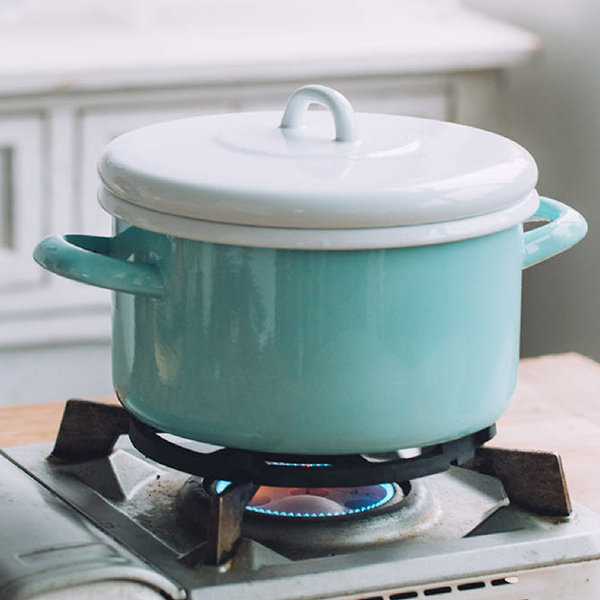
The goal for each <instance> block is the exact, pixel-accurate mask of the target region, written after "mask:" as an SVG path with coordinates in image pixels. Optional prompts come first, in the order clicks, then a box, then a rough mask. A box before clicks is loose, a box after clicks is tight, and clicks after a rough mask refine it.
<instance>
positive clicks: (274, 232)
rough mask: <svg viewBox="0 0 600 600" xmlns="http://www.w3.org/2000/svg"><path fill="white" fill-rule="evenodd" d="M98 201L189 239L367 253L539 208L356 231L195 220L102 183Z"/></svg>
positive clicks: (492, 228) (481, 228) (466, 235)
mask: <svg viewBox="0 0 600 600" xmlns="http://www.w3.org/2000/svg"><path fill="white" fill-rule="evenodd" d="M98 201H99V203H100V205H101V206H102V207H103V208H104V210H106V211H107V212H108V213H110V214H111V215H112V216H113V217H117V218H119V219H122V220H123V221H125V222H127V223H129V224H131V225H134V226H136V227H139V228H140V229H145V230H148V231H153V232H156V233H162V234H166V235H171V236H174V237H178V238H183V239H188V240H194V241H201V242H210V243H216V244H228V245H234V246H251V247H261V248H281V249H296V250H365V249H377V248H404V247H411V246H429V245H434V244H443V243H447V242H456V241H460V240H465V239H470V238H475V237H480V236H483V235H488V234H491V233H496V232H498V231H503V230H505V229H508V228H510V227H513V226H514V225H517V224H518V223H521V222H523V221H526V220H527V219H529V218H530V217H531V216H532V215H533V214H534V213H535V212H536V210H537V208H538V206H539V195H538V193H537V191H536V190H532V191H531V192H528V193H527V194H526V195H525V196H523V197H521V198H519V199H518V200H517V201H516V202H514V203H513V204H511V205H510V206H508V207H505V208H503V209H501V210H497V211H493V212H490V213H486V214H483V215H478V216H475V217H468V218H464V219H456V220H453V221H443V222H439V223H426V224H419V225H402V226H396V227H364V228H355V229H303V228H302V229H301V228H289V227H264V226H255V225H237V224H231V223H220V222H216V221H206V220H202V219H194V218H191V217H183V216H179V215H173V214H167V213H163V212H159V211H156V210H152V209H149V208H145V207H142V206H139V205H135V204H133V203H131V202H129V201H127V200H125V199H123V198H120V197H119V196H117V195H115V194H114V193H113V192H111V191H110V190H109V189H108V188H107V187H106V186H104V185H100V188H99V191H98Z"/></svg>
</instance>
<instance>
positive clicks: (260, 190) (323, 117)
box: [98, 86, 537, 247]
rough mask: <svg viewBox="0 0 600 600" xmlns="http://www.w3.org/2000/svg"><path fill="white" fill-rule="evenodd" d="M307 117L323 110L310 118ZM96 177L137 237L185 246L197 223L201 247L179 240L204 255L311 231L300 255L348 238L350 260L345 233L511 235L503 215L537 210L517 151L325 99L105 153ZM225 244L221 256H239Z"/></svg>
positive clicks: (191, 125) (157, 129) (176, 124)
mask: <svg viewBox="0 0 600 600" xmlns="http://www.w3.org/2000/svg"><path fill="white" fill-rule="evenodd" d="M313 103H316V104H321V105H323V106H325V107H326V108H328V109H329V110H328V111H308V108H309V105H310V104H313ZM98 170H99V174H100V177H101V179H102V182H103V184H104V186H105V187H106V189H105V190H103V192H102V193H101V196H100V200H101V203H102V204H103V206H104V207H105V208H106V209H107V210H109V212H111V213H113V214H115V215H116V216H119V217H121V218H125V219H126V220H128V221H129V222H131V223H132V224H135V225H139V226H141V227H145V228H147V229H152V230H157V231H162V232H163V233H170V234H173V235H182V234H183V230H182V223H183V222H184V221H189V220H192V221H199V222H201V223H198V230H200V229H201V230H202V233H198V235H194V223H187V222H186V223H185V227H184V229H185V235H183V237H188V238H192V239H206V241H219V239H208V238H210V237H211V236H210V235H208V234H207V233H206V231H207V229H210V223H214V224H215V227H216V229H219V230H223V226H225V225H228V226H230V227H225V229H227V230H228V231H231V230H232V228H231V226H242V227H241V228H240V229H239V232H240V236H241V237H242V238H244V240H246V241H245V242H243V240H242V239H240V243H246V244H250V245H265V246H270V245H277V246H281V244H280V243H278V244H275V243H267V242H266V241H265V243H261V242H260V239H259V240H258V241H257V242H256V243H250V242H248V239H247V238H248V232H245V233H243V232H242V229H244V230H246V229H248V227H251V228H256V229H257V231H255V233H257V234H259V236H258V237H259V238H260V237H261V236H262V235H263V233H266V234H268V231H269V230H270V229H272V228H277V229H281V228H284V229H290V230H297V229H301V230H304V231H305V234H306V235H305V237H306V238H307V239H309V238H310V239H311V240H312V241H309V242H307V245H306V247H325V246H327V245H330V244H331V236H328V240H330V241H329V242H326V243H324V244H323V243H317V242H316V241H315V239H316V237H318V234H314V233H311V232H314V231H325V230H327V231H329V230H331V231H334V230H338V229H339V230H346V231H347V233H346V234H342V237H343V236H345V239H347V241H346V242H345V247H352V244H351V243H350V242H349V241H348V239H349V237H348V236H349V235H350V233H349V231H348V230H363V229H365V228H369V229H371V228H394V229H395V230H398V232H397V234H396V236H400V237H401V233H402V231H405V232H408V229H409V228H411V227H414V226H420V230H421V231H425V230H424V229H423V227H422V226H423V225H426V224H436V225H437V226H438V229H439V224H441V223H447V222H454V221H457V220H472V219H474V218H478V217H482V216H485V215H490V219H491V220H494V219H497V218H499V217H501V216H502V215H504V217H502V218H501V219H500V220H501V221H502V222H503V226H502V227H503V228H505V227H506V226H510V225H512V224H514V223H510V224H508V225H507V220H506V218H505V217H506V214H507V213H508V214H510V215H513V220H514V219H517V217H518V220H523V219H524V218H526V217H527V216H530V215H531V214H532V213H533V212H534V211H535V208H536V202H537V195H536V194H535V192H534V188H535V185H536V181H537V167H536V164H535V161H534V160H533V158H532V157H531V155H530V154H529V153H528V152H527V151H526V150H525V149H524V148H522V147H521V146H519V145H518V144H516V143H515V142H513V141H511V140H509V139H506V138H504V137H502V136H499V135H496V134H493V133H490V132H487V131H483V130H480V129H475V128H472V127H467V126H464V125H457V124H454V123H447V122H443V121H435V120H430V119H419V118H415V117H401V116H395V115H382V114H367V113H354V112H353V110H352V107H351V106H350V103H349V102H348V101H347V100H346V98H344V96H342V95H341V94H339V93H338V92H336V91H334V90H331V89H329V88H325V87H323V86H306V87H304V88H300V89H299V90H297V91H296V92H295V93H294V94H292V96H291V98H290V100H289V102H288V105H287V107H286V110H285V112H284V113H283V117H282V113H280V112H276V111H275V112H251V113H235V114H226V115H214V116H203V117H196V118H191V119H182V120H178V121H170V122H165V123H158V124H156V125H151V126H149V127H144V128H141V129H137V130H134V131H131V132H129V133H126V134H125V135H122V136H120V137H118V138H116V139H115V140H114V141H112V142H111V143H110V144H109V145H108V146H107V148H106V150H105V151H104V153H103V155H102V157H101V159H100V162H99V165H98ZM138 208H139V210H137V211H136V209H138ZM525 208H526V210H525ZM524 213H527V214H525V216H523V215H524ZM125 214H126V215H127V216H126V217H125ZM169 217H172V219H171V220H170V221H169ZM490 219H487V221H489V220H490ZM518 220H516V221H515V223H516V222H518ZM487 221H486V219H483V225H481V226H479V227H480V229H481V232H482V233H483V232H484V230H486V229H487V230H489V223H487ZM481 222H482V220H481V218H480V219H479V220H478V221H477V223H481ZM169 223H170V225H169ZM263 229H264V230H266V232H262V231H258V230H263ZM471 229H472V228H471ZM234 231H237V230H234ZM485 232H489V231H485ZM276 233H277V235H276V237H277V238H280V237H281V234H282V233H283V232H276ZM334 233H335V231H334ZM340 233H341V232H340ZM463 234H464V232H463ZM478 234H479V233H478V231H477V227H476V228H475V230H474V231H473V233H472V234H469V235H468V236H467V235H461V236H460V237H473V236H474V235H478ZM295 235H296V238H297V243H294V244H293V247H298V245H300V246H302V245H303V244H302V243H301V242H302V232H300V231H297V232H295ZM357 235H358V234H357ZM207 236H208V237H207ZM231 236H232V234H231V233H230V234H229V236H228V240H227V241H225V242H224V243H236V242H235V235H233V237H231ZM360 236H361V237H362V238H364V236H365V232H364V231H362V232H361V233H360ZM213 237H214V236H213ZM217 237H218V235H217ZM283 237H285V236H283ZM334 237H335V236H334ZM338 237H340V236H338ZM380 237H381V235H380ZM388 237H389V236H388ZM409 237H410V235H409ZM413 237H414V232H413ZM424 237H425V238H426V237H427V235H426V234H425V236H424ZM460 237H459V238H457V239H460ZM439 241H444V240H443V239H440V240H439ZM439 241H438V242H429V243H439ZM412 243H414V241H413V242H412ZM378 245H379V244H378ZM386 245H387V244H386ZM389 245H406V244H405V243H403V241H402V240H401V239H399V240H398V243H397V244H389ZM333 246H335V243H334V244H333ZM361 247H364V246H361Z"/></svg>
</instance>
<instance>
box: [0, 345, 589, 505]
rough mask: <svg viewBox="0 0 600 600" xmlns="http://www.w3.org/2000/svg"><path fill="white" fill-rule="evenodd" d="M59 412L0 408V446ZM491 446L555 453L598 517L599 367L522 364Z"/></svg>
mask: <svg viewBox="0 0 600 600" xmlns="http://www.w3.org/2000/svg"><path fill="white" fill-rule="evenodd" d="M103 400H105V401H107V402H115V400H114V399H111V398H105V399H103ZM63 407H64V402H50V403H46V404H31V405H27V406H9V407H4V408H0V447H5V446H12V445H18V444H32V443H36V442H49V441H52V440H53V439H54V437H55V436H56V432H57V430H58V425H59V422H60V417H61V414H62V410H63ZM492 445H494V446H503V447H506V448H519V449H527V450H545V451H552V452H557V453H558V454H560V455H561V456H562V458H563V461H564V467H565V472H566V477H567V482H568V485H569V489H570V492H571V497H572V499H573V500H575V501H576V502H580V503H582V504H585V505H587V506H588V507H590V508H592V509H593V510H595V511H597V512H600V471H599V469H598V460H599V459H600V364H598V363H597V362H595V361H593V360H591V359H589V358H586V357H585V356H581V355H580V354H574V353H571V354H561V355H552V356H543V357H540V358H528V359H524V360H522V361H521V365H520V371H519V383H518V385H517V391H516V394H515V397H514V399H513V402H512V403H511V406H510V408H509V409H508V411H507V412H506V413H505V414H504V415H503V416H502V418H501V419H500V421H499V422H498V435H497V436H496V438H494V440H493V441H492Z"/></svg>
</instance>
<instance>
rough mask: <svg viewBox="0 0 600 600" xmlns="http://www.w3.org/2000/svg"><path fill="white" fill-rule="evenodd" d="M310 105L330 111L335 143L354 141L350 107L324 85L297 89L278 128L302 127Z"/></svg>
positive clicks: (352, 117)
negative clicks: (333, 125)
mask: <svg viewBox="0 0 600 600" xmlns="http://www.w3.org/2000/svg"><path fill="white" fill-rule="evenodd" d="M311 104H320V105H321V106H324V107H325V108H328V109H329V110H330V111H331V114H332V116H333V122H334V124H335V141H336V142H353V141H355V140H356V131H355V128H354V110H353V108H352V105H351V104H350V102H348V100H347V99H346V97H345V96H343V95H342V94H340V93H339V92H336V91H335V90H333V89H331V88H329V87H325V86H324V85H305V86H304V87H301V88H299V89H297V90H296V91H295V92H294V93H293V94H292V95H291V96H290V99H289V100H288V103H287V106H286V107H285V112H284V113H283V118H282V119H281V125H280V127H281V128H282V129H300V128H302V127H304V120H305V119H306V113H307V111H308V107H309V106H310V105H311Z"/></svg>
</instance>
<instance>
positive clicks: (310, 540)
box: [0, 401, 600, 600]
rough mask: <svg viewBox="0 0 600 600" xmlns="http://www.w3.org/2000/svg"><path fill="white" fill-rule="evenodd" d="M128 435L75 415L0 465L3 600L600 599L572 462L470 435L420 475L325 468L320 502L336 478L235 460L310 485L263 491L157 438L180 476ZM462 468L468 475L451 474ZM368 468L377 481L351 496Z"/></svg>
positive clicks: (2, 455) (593, 533)
mask: <svg viewBox="0 0 600 600" xmlns="http://www.w3.org/2000/svg"><path fill="white" fill-rule="evenodd" d="M130 423H131V421H130V419H129V417H128V415H127V414H126V413H125V411H124V410H123V409H121V408H119V407H115V406H111V407H109V406H107V405H100V404H97V403H91V402H85V401H69V403H67V408H66V410H65V414H64V416H63V422H62V424H61V430H60V433H59V435H58V438H57V440H56V443H55V444H54V447H53V448H52V447H51V446H50V445H46V444H41V445H35V446H21V447H13V448H9V449H6V450H4V451H0V542H1V543H0V600H59V599H60V600H70V599H75V598H85V599H86V600H95V599H96V598H98V599H100V598H106V597H112V598H118V599H119V600H125V599H129V598H131V599H136V600H146V599H152V598H156V599H163V600H164V599H165V598H172V599H175V598H177V599H179V598H181V599H183V598H190V599H198V600H200V599H208V598H219V599H224V600H227V599H228V598H245V599H250V598H260V599H261V600H278V599H283V598H286V599H291V600H294V599H298V600H300V599H302V600H309V599H318V598H329V599H333V600H405V599H408V598H427V597H431V596H436V597H438V596H441V597H442V598H444V600H450V599H451V598H461V599H464V600H486V599H490V600H502V599H506V600H542V599H543V600H559V599H565V598H569V599H571V598H577V599H578V600H597V598H598V597H600V516H598V515H595V514H594V513H592V512H591V511H589V510H587V509H586V508H584V507H582V506H578V505H574V506H572V505H571V502H570V499H569V495H568V491H567V488H566V483H565V479H564V474H563V472H562V465H561V461H560V458H559V457H558V456H556V455H553V454H549V453H536V452H523V451H514V450H503V449H494V448H487V447H483V448H475V447H474V446H473V443H474V442H476V441H477V439H476V438H475V439H474V438H465V440H464V441H459V443H458V445H457V444H454V443H451V444H450V445H446V444H443V445H440V447H439V448H436V447H429V448H427V449H424V450H422V451H421V452H420V454H419V452H418V451H414V452H413V454H415V456H416V457H417V458H416V459H415V460H414V461H412V459H411V458H410V457H408V459H406V458H407V457H404V456H402V453H398V455H397V456H394V457H391V459H390V457H389V456H382V457H373V456H370V457H360V456H358V457H343V458H341V459H338V458H337V457H329V458H328V457H324V459H327V461H326V462H323V463H322V464H321V463H319V465H320V466H324V467H327V468H330V467H331V466H332V465H331V464H330V463H333V462H335V463H336V465H337V467H336V469H334V470H332V473H333V474H334V478H337V479H336V481H337V482H338V483H337V486H329V487H327V485H326V486H320V487H319V486H318V485H317V483H318V481H321V480H322V481H324V482H327V481H328V479H327V476H326V472H327V469H326V468H323V469H319V468H318V467H317V468H310V467H309V466H308V465H307V464H305V462H300V463H298V464H296V463H292V464H290V463H289V462H285V457H284V459H283V460H284V462H277V461H278V460H280V459H278V458H277V457H275V458H268V461H269V462H268V464H267V463H265V460H266V459H265V457H261V456H256V455H254V454H253V455H250V456H249V455H247V454H244V453H243V452H240V451H234V452H232V453H230V452H228V451H225V453H224V454H223V453H222V454H221V457H222V456H225V463H223V460H222V459H219V460H218V462H219V464H220V466H219V468H221V467H222V466H223V464H225V466H227V468H228V469H231V472H232V473H243V474H245V475H243V476H247V477H248V476H250V475H251V474H252V473H256V474H258V475H257V476H259V477H263V475H265V476H266V477H267V478H272V477H273V476H274V475H276V474H277V472H281V473H282V477H283V480H285V481H286V482H292V481H293V482H295V483H296V484H297V483H298V482H299V481H305V485H308V486H309V487H301V485H295V486H292V487H289V484H288V483H283V482H280V483H279V485H276V486H259V485H256V484H254V483H252V481H253V480H252V479H243V476H242V478H241V479H238V480H234V481H231V482H230V481H223V480H216V479H203V478H202V477H199V476H198V468H196V467H194V466H193V465H192V469H191V471H188V472H187V473H186V472H182V471H181V470H175V469H174V468H172V467H173V460H175V462H178V461H179V460H180V459H181V457H182V456H183V459H184V462H185V463H186V464H188V463H189V461H190V460H192V461H193V460H194V457H197V456H202V455H203V454H206V453H208V455H210V452H211V450H210V448H209V449H208V450H207V449H203V448H202V444H198V443H196V442H194V443H191V444H187V445H184V452H183V454H182V452H181V448H179V447H177V448H173V446H172V444H167V445H166V446H165V445H164V444H163V443H162V441H161V438H159V437H158V436H157V435H155V433H154V432H151V438H152V439H150V438H148V439H150V443H151V446H152V448H151V452H152V453H154V452H155V450H156V449H157V448H158V449H159V450H160V452H161V453H159V458H161V459H163V458H164V459H165V462H166V463H169V464H171V467H167V466H164V465H162V464H158V463H156V462H153V461H152V460H150V459H148V458H145V457H144V456H142V455H141V454H140V452H139V451H138V449H136V448H140V450H141V451H144V444H145V443H146V442H145V441H144V440H146V441H147V438H144V437H143V436H142V438H139V436H138V438H136V436H135V435H131V432H132V429H131V426H130ZM490 430H491V429H490ZM128 431H129V432H130V437H129V438H128V437H125V436H124V435H123V434H125V433H127V432H128ZM138 433H139V432H138ZM136 439H137V443H136ZM140 439H141V442H142V445H141V447H140V444H139V442H140ZM117 440H118V441H117ZM132 441H133V442H134V443H135V444H136V446H135V447H134V446H133V445H132ZM483 441H485V440H483ZM115 442H116V445H115ZM465 443H466V444H467V445H466V446H465V445H464V444H465ZM188 446H189V447H188ZM192 450H193V452H191V453H190V452H189V451H192ZM213 451H214V448H213ZM198 453H200V454H198ZM452 456H454V458H452ZM173 457H174V459H173ZM458 457H462V459H464V460H466V458H465V457H468V458H469V459H470V460H469V462H467V463H465V464H464V465H463V466H462V467H457V466H450V468H447V467H448V464H453V463H456V462H457V458H458ZM171 459H173V460H171ZM232 459H235V460H232ZM365 459H368V460H365ZM246 460H247V462H246V466H244V465H242V467H243V469H242V470H241V471H240V470H239V468H238V465H237V464H236V461H242V463H243V462H244V461H246ZM273 461H274V462H273ZM372 461H375V463H374V464H375V467H374V468H373V467H372V465H371V462H372ZM377 461H384V462H385V461H388V464H387V465H384V468H383V469H382V468H381V465H380V464H377ZM448 461H449V462H448ZM200 462H201V463H203V464H202V466H201V470H202V473H203V474H205V470H204V469H205V468H207V467H208V468H209V469H212V468H213V465H212V464H211V463H210V462H208V463H207V459H205V458H201V459H200ZM444 463H446V464H445V466H444V468H446V469H447V470H446V471H444V472H437V473H436V474H432V475H428V476H424V477H421V478H417V479H411V480H410V481H399V482H395V481H389V482H387V483H383V484H379V483H373V482H372V481H371V479H373V478H374V477H378V476H379V475H380V474H381V473H388V474H389V473H390V472H393V473H399V472H402V473H407V472H411V470H412V472H415V469H416V471H418V472H419V474H420V475H423V468H425V470H426V471H427V470H429V471H428V472H432V470H433V472H435V471H438V470H440V467H441V466H443V465H444ZM264 464H267V466H268V469H267V470H266V471H264V470H263V466H262V465H264ZM461 464H462V463H461ZM389 466H391V468H388V467H389ZM273 467H275V468H273ZM311 467H315V465H311ZM290 469H291V470H290ZM294 469H296V470H297V471H296V472H293V470H294ZM299 469H302V470H303V471H298V470H299ZM307 469H309V470H310V471H314V472H315V473H316V476H315V475H312V474H310V476H306V477H305V474H306V470H307ZM353 469H356V472H357V473H358V475H357V477H358V478H359V479H362V481H361V483H360V484H359V485H354V486H350V487H348V486H346V487H341V486H340V485H339V482H340V481H345V482H347V481H350V480H351V479H352V477H353V472H354V471H353ZM334 471H335V472H334ZM189 472H192V473H195V475H192V476H190V475H189ZM374 473H377V474H379V475H374ZM205 476H206V475H205ZM417 477H419V475H417ZM283 480H282V481H283ZM309 480H310V481H309ZM283 485H288V487H282V486H283Z"/></svg>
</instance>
